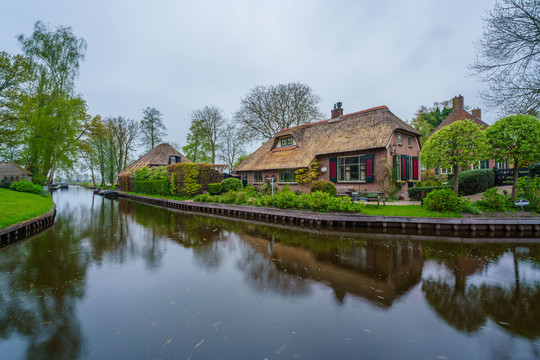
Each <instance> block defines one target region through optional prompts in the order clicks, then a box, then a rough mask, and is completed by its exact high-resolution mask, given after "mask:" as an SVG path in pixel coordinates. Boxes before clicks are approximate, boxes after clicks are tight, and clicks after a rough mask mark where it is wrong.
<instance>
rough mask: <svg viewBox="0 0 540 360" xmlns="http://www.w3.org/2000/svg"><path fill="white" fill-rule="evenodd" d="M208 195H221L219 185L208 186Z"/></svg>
mask: <svg viewBox="0 0 540 360" xmlns="http://www.w3.org/2000/svg"><path fill="white" fill-rule="evenodd" d="M208 193H210V194H212V195H218V194H220V193H221V183H212V184H208Z"/></svg>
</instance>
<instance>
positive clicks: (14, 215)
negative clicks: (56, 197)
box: [0, 189, 53, 229]
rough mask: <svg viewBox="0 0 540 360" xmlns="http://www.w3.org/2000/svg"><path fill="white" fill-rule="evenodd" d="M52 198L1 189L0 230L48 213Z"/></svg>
mask: <svg viewBox="0 0 540 360" xmlns="http://www.w3.org/2000/svg"><path fill="white" fill-rule="evenodd" d="M52 206H53V200H52V197H50V196H47V197H44V196H41V195H35V194H29V193H23V192H18V191H13V190H9V189H0V229H2V228H5V227H7V226H9V225H13V224H16V223H18V222H21V221H24V220H28V219H32V218H35V217H37V216H40V215H43V214H46V213H48V212H49V211H50V210H51V208H52Z"/></svg>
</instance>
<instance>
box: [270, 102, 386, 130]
mask: <svg viewBox="0 0 540 360" xmlns="http://www.w3.org/2000/svg"><path fill="white" fill-rule="evenodd" d="M384 109H386V110H388V107H387V106H386V105H381V106H376V107H372V108H369V109H365V110H360V111H357V112H353V113H350V114H345V115H341V118H344V117H348V116H353V115H358V114H363V113H367V112H370V111H375V110H384ZM330 120H331V119H326V120H321V121H316V122H313V123H307V124H300V125H295V126H291V127H288V128H285V129H281V130H279V131H278V132H282V131H285V130H290V129H294V128H297V127H300V126H308V125H316V124H321V123H324V122H328V121H330Z"/></svg>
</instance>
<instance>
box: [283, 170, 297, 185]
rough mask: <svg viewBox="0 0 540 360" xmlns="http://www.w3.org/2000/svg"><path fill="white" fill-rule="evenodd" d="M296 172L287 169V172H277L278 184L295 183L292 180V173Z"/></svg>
mask: <svg viewBox="0 0 540 360" xmlns="http://www.w3.org/2000/svg"><path fill="white" fill-rule="evenodd" d="M295 171H296V170H293V169H287V170H279V182H280V183H293V182H296V181H295V179H294V172H295Z"/></svg>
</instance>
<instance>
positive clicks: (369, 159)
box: [365, 154, 374, 182]
mask: <svg viewBox="0 0 540 360" xmlns="http://www.w3.org/2000/svg"><path fill="white" fill-rule="evenodd" d="M373 158H374V155H373V154H367V155H366V156H365V159H366V182H373Z"/></svg>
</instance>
